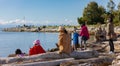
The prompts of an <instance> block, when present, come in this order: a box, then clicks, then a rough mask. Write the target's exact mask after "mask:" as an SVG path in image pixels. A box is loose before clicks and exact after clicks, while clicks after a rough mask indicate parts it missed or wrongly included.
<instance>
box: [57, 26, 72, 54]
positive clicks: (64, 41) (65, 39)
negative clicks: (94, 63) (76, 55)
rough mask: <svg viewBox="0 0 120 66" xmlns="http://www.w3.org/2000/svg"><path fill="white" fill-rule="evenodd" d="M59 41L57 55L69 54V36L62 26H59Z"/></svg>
mask: <svg viewBox="0 0 120 66" xmlns="http://www.w3.org/2000/svg"><path fill="white" fill-rule="evenodd" d="M58 31H59V37H58V38H59V40H58V47H59V54H61V53H66V54H70V53H71V34H70V33H68V32H67V31H66V29H65V28H64V27H63V26H60V27H59V29H58Z"/></svg>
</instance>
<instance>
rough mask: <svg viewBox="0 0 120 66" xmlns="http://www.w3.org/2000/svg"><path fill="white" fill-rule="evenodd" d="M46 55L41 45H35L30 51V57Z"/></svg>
mask: <svg viewBox="0 0 120 66" xmlns="http://www.w3.org/2000/svg"><path fill="white" fill-rule="evenodd" d="M41 53H45V50H44V49H43V48H42V47H41V46H40V45H34V46H33V47H32V48H30V50H29V55H35V54H41Z"/></svg>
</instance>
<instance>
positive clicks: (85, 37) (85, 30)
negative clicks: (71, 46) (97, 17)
mask: <svg viewBox="0 0 120 66" xmlns="http://www.w3.org/2000/svg"><path fill="white" fill-rule="evenodd" d="M80 36H81V45H82V42H84V49H87V48H86V46H87V45H86V41H87V40H88V39H89V32H88V28H87V26H86V25H85V23H83V24H82V25H81V31H80Z"/></svg>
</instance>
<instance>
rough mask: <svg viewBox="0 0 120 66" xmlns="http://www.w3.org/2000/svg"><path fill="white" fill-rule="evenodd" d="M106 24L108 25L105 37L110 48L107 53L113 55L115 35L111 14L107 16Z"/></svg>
mask: <svg viewBox="0 0 120 66" xmlns="http://www.w3.org/2000/svg"><path fill="white" fill-rule="evenodd" d="M107 22H108V24H107V36H108V40H109V46H110V52H109V53H110V54H111V53H114V44H113V36H114V35H115V32H114V24H113V15H112V14H110V15H109V18H108V20H107Z"/></svg>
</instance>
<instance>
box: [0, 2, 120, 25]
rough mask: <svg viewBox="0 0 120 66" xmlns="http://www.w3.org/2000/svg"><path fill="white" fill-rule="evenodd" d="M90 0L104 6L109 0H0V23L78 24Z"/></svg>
mask: <svg viewBox="0 0 120 66" xmlns="http://www.w3.org/2000/svg"><path fill="white" fill-rule="evenodd" d="M91 1H95V2H97V3H98V5H102V6H104V7H106V6H107V3H108V1H109V0H0V25H10V24H12V25H19V24H20V25H21V24H33V25H36V24H37V25H62V24H63V25H68V24H69V25H78V23H77V18H78V17H80V16H82V13H83V9H84V8H85V7H86V6H87V4H88V3H89V2H91ZM113 1H114V2H115V4H116V5H117V4H118V3H119V2H120V0H113ZM24 19H25V21H24Z"/></svg>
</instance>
